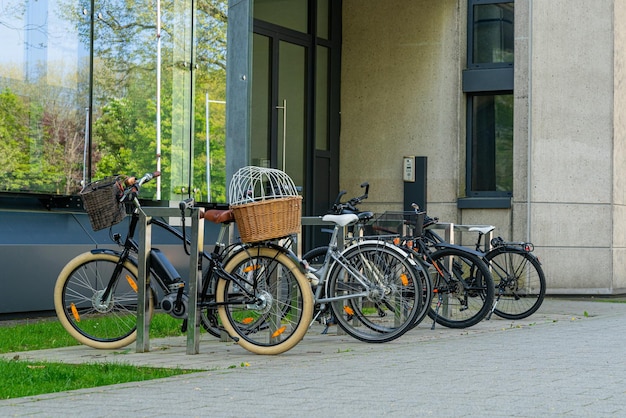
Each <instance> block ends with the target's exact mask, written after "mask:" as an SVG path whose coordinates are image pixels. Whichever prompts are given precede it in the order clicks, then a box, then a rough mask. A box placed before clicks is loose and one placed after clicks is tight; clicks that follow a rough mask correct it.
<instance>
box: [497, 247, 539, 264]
mask: <svg viewBox="0 0 626 418" xmlns="http://www.w3.org/2000/svg"><path fill="white" fill-rule="evenodd" d="M498 248H502V249H504V250H505V252H509V253H518V254H528V255H529V256H530V257H531V258H533V259H534V260H535V261H537V263H539V265H541V261H540V260H539V257H537V256H536V255H535V253H533V252H530V251H526V250H524V249H523V248H519V247H516V246H511V245H503V246H501V247H496V248H494V249H492V250H490V252H491V251H494V250H497V249H498Z"/></svg>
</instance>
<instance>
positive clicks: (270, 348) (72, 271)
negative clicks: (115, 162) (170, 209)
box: [54, 173, 313, 354]
mask: <svg viewBox="0 0 626 418" xmlns="http://www.w3.org/2000/svg"><path fill="white" fill-rule="evenodd" d="M158 174H159V173H154V174H146V175H145V176H143V177H142V178H141V179H139V180H138V181H136V180H135V179H134V177H129V178H127V179H126V180H121V179H120V178H114V179H113V180H112V181H107V182H104V183H103V185H102V188H106V189H110V191H107V192H106V193H105V195H106V194H107V193H110V194H111V196H113V198H112V199H111V201H110V202H109V204H111V205H120V204H121V205H124V204H130V205H131V207H132V208H133V210H132V214H131V217H130V221H129V226H128V233H127V235H126V237H125V238H124V239H122V237H121V236H120V234H114V235H113V236H112V238H113V241H114V242H116V243H117V244H118V245H119V246H120V247H121V250H111V249H104V248H102V249H94V250H91V251H89V252H86V253H83V254H80V255H78V256H77V257H75V258H74V259H72V260H71V261H70V262H69V263H68V264H67V265H66V266H65V267H64V268H63V270H62V271H61V273H60V274H59V276H58V279H57V282H56V285H55V288H54V304H55V309H56V313H57V316H58V318H59V320H60V322H61V324H62V325H63V327H64V328H65V329H66V330H67V331H68V332H69V333H70V334H71V335H72V336H73V337H74V338H76V339H77V340H78V341H79V342H81V343H83V344H85V345H89V346H91V347H94V348H104V349H115V348H120V347H124V346H126V345H129V344H131V343H132V342H134V341H135V339H136V336H137V306H138V298H137V295H138V289H139V280H138V277H137V276H138V267H137V252H138V248H139V246H138V243H137V242H136V240H135V239H134V235H135V232H136V229H137V224H138V221H139V218H140V213H141V210H142V209H141V205H140V203H139V200H138V198H137V197H138V194H139V191H140V188H141V186H142V185H143V184H144V183H145V182H147V181H150V180H151V179H152V178H153V177H155V176H156V175H158ZM105 203H106V202H105ZM192 205H193V202H192V201H190V200H187V201H183V202H181V204H180V210H181V217H182V219H183V220H184V218H185V210H186V209H187V208H189V207H191V206H192ZM116 211H117V209H116ZM88 214H89V215H90V218H91V216H92V214H91V213H90V212H89V211H88ZM204 218H205V219H206V220H209V221H212V222H216V223H220V224H222V231H221V232H220V237H219V238H218V242H217V244H216V245H215V247H214V250H213V251H212V252H211V253H203V254H202V259H203V260H204V261H206V262H207V263H208V267H207V269H206V272H205V274H204V280H203V281H202V288H201V289H199V292H200V293H199V297H198V309H199V310H200V312H201V323H202V325H203V327H204V328H205V329H207V330H209V332H211V333H212V334H214V335H218V334H219V332H220V330H221V328H222V327H223V329H224V330H225V331H226V332H227V333H228V335H229V336H230V337H231V338H232V339H233V340H234V341H236V342H237V343H238V344H239V345H241V346H242V347H244V348H245V349H247V350H249V351H251V352H254V353H257V354H279V353H282V352H285V351H287V350H289V349H291V348H292V347H294V346H295V345H296V344H297V343H298V342H299V341H300V340H301V339H302V338H303V337H304V335H305V333H306V331H307V329H308V327H309V324H310V322H311V320H312V315H313V297H312V294H311V289H310V284H309V281H308V280H307V278H306V277H305V273H304V271H305V268H304V266H303V265H302V264H301V262H300V260H299V259H298V258H297V257H296V256H295V254H293V253H292V252H291V251H290V250H289V249H288V248H285V247H283V246H280V245H278V244H276V243H275V242H274V241H271V242H270V241H266V242H258V243H252V244H244V243H241V242H237V243H233V244H229V243H227V242H225V239H224V235H225V234H224V233H223V232H224V230H225V228H226V227H227V226H228V225H229V224H232V223H233V222H234V217H233V215H232V211H230V210H217V209H212V210H208V211H206V213H205V214H204ZM151 222H152V225H156V226H158V227H161V228H163V229H165V230H166V231H168V232H170V233H172V234H174V235H175V236H178V237H179V238H181V240H182V241H183V245H185V246H186V243H187V242H188V241H187V239H186V237H185V233H184V231H185V228H184V226H183V232H182V233H181V232H179V231H177V230H176V229H175V228H173V227H172V226H170V225H169V224H167V223H166V222H164V221H162V220H159V219H157V218H153V219H152V220H151ZM149 267H150V268H149V272H150V278H151V279H150V280H149V284H147V285H146V286H147V289H146V290H147V294H148V303H147V304H146V305H147V306H146V310H147V312H146V317H147V318H148V320H150V319H151V318H152V313H153V311H154V308H155V304H156V302H155V294H156V292H155V291H154V290H153V289H151V288H150V286H158V287H159V288H160V289H161V291H162V293H163V294H164V296H163V298H162V299H161V301H160V307H161V309H162V310H164V311H165V312H167V313H169V314H170V315H171V316H173V317H175V318H179V319H182V320H183V329H184V328H185V324H186V318H187V312H188V306H187V304H188V296H187V291H186V288H185V283H184V281H182V280H181V279H180V275H179V274H178V273H177V272H176V269H175V268H174V267H173V266H172V264H171V263H170V262H169V261H168V260H167V257H165V255H164V254H163V253H162V252H161V251H159V250H158V249H156V248H151V249H150V255H149ZM215 312H217V315H216V314H215Z"/></svg>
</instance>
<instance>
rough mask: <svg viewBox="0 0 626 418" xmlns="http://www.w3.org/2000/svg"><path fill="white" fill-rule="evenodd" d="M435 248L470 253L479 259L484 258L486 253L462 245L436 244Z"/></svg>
mask: <svg viewBox="0 0 626 418" xmlns="http://www.w3.org/2000/svg"><path fill="white" fill-rule="evenodd" d="M434 246H435V248H437V249H440V248H454V249H456V250H461V251H465V252H468V253H470V254H474V255H475V256H477V257H478V258H483V257H484V256H485V253H483V252H482V251H476V250H474V249H473V248H469V247H464V246H462V245H456V244H450V243H449V242H438V243H436V244H434Z"/></svg>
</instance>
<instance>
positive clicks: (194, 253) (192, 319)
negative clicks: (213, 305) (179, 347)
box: [187, 208, 204, 354]
mask: <svg viewBox="0 0 626 418" xmlns="http://www.w3.org/2000/svg"><path fill="white" fill-rule="evenodd" d="M203 248H204V218H202V217H201V216H200V210H199V209H198V208H195V209H193V210H192V211H191V250H190V254H191V255H190V257H189V294H188V297H189V312H187V318H188V323H187V325H188V326H187V354H198V353H199V352H200V338H199V336H200V311H199V310H198V289H202V263H201V261H202V254H201V253H202V249H203Z"/></svg>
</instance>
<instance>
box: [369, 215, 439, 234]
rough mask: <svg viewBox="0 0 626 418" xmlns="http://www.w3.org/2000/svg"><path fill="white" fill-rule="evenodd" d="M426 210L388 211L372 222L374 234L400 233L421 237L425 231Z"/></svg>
mask: <svg viewBox="0 0 626 418" xmlns="http://www.w3.org/2000/svg"><path fill="white" fill-rule="evenodd" d="M425 215H426V212H419V213H415V211H408V212H393V211H388V212H385V213H383V214H382V215H380V216H379V217H378V218H376V219H375V220H374V222H373V223H372V224H371V228H372V232H373V233H374V235H400V236H404V237H419V236H421V235H422V233H423V225H424V216H425Z"/></svg>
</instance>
